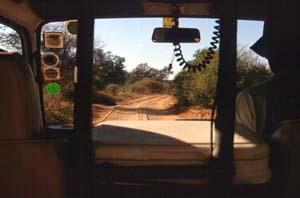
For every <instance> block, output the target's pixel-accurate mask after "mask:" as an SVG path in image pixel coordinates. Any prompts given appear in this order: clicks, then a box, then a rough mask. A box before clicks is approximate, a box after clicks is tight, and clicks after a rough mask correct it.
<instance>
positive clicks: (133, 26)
mask: <svg viewBox="0 0 300 198" xmlns="http://www.w3.org/2000/svg"><path fill="white" fill-rule="evenodd" d="M67 23H68V22H57V23H48V24H46V25H45V26H44V27H43V29H42V37H41V40H42V42H41V45H42V52H41V56H42V69H44V70H43V72H44V77H45V75H46V77H47V74H46V73H45V69H49V68H51V67H52V69H50V70H48V74H51V75H52V74H57V73H58V72H59V74H60V75H59V76H57V75H54V77H57V78H52V79H51V78H50V79H48V80H47V78H46V79H45V78H44V101H45V104H44V108H45V112H46V123H47V124H48V126H68V127H72V125H73V114H74V113H73V111H74V108H73V104H74V98H73V96H74V82H76V42H77V41H76V33H75V34H72V33H70V32H68V31H66V24H67ZM216 26H218V24H217V23H216V19H199V18H180V19H179V27H180V28H197V29H198V30H199V31H200V37H201V40H200V42H199V43H182V44H181V46H180V47H181V48H180V49H181V51H182V53H181V56H182V57H183V58H184V60H185V63H187V64H189V65H199V64H201V63H203V61H204V60H205V59H206V58H207V56H208V55H207V54H208V52H209V51H214V54H213V55H211V58H210V59H209V63H208V64H207V65H206V66H207V68H206V69H204V70H202V71H201V72H195V73H192V72H187V70H186V69H185V70H184V69H183V68H184V65H185V64H183V65H181V62H182V61H177V59H178V58H180V57H178V56H174V55H176V53H174V47H175V46H174V45H173V43H154V42H153V41H152V33H153V30H154V28H156V27H163V19H162V18H116V19H96V20H95V27H94V50H93V59H94V63H93V98H92V103H93V105H92V108H93V109H92V112H93V125H94V126H96V125H99V124H101V123H103V122H106V121H113V120H123V121H124V120H125V121H138V120H207V119H210V118H211V108H212V106H213V103H214V97H215V87H216V82H217V67H218V52H219V50H218V43H215V47H214V48H211V47H212V45H211V42H212V41H216V40H218V39H217V38H214V40H213V37H215V36H216V32H217V29H216ZM262 31H263V22H261V21H242V20H239V21H238V37H237V41H238V47H237V52H238V53H237V55H238V57H237V68H238V82H237V87H238V91H241V90H243V89H245V88H246V87H249V86H252V85H254V84H256V83H258V82H260V81H262V80H265V79H267V78H268V77H269V76H270V71H269V69H268V63H267V60H266V59H263V58H262V57H259V56H257V55H256V54H255V53H254V52H253V51H251V50H250V49H249V47H250V46H251V45H252V44H253V43H254V42H255V41H256V40H258V39H259V38H260V36H261V35H262ZM44 33H46V34H44ZM59 33H62V34H59ZM61 36H62V37H61ZM49 38H52V40H51V39H49ZM53 38H55V39H56V40H55V39H54V40H53ZM47 39H49V41H48V42H46V40H47ZM54 41H55V42H54ZM61 42H63V45H61V46H59V45H58V46H56V47H53V46H51V44H53V43H54V44H55V43H56V44H59V43H61ZM46 44H47V45H48V47H47V46H45V45H46ZM177 47H178V46H177ZM210 48H211V49H210ZM53 53H54V54H53ZM55 54H56V55H57V56H56V55H55ZM56 60H58V61H56ZM43 61H44V62H47V61H48V62H49V64H50V67H49V65H48V66H47V64H46V65H45V64H44V62H43ZM54 63H57V64H54ZM53 68H54V70H53ZM51 75H50V77H51ZM52 77H53V76H52ZM58 77H59V78H58Z"/></svg>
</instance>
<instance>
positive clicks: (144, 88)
mask: <svg viewBox="0 0 300 198" xmlns="http://www.w3.org/2000/svg"><path fill="white" fill-rule="evenodd" d="M125 89H126V90H127V91H129V92H134V93H139V94H152V93H161V92H163V91H164V89H165V84H164V83H163V82H161V81H157V80H153V79H148V78H146V79H143V80H141V81H137V82H135V83H133V84H129V85H126V88H125Z"/></svg>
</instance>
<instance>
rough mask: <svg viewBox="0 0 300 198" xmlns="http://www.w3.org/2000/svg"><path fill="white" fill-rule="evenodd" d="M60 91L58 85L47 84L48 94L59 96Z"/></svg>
mask: <svg viewBox="0 0 300 198" xmlns="http://www.w3.org/2000/svg"><path fill="white" fill-rule="evenodd" d="M60 91H61V87H60V85H59V84H58V83H49V84H48V85H47V92H48V94H59V93H60Z"/></svg>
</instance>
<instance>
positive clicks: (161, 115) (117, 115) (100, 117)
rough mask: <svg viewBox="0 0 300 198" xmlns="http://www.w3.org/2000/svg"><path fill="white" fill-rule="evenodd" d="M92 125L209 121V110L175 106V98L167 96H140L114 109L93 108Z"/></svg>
mask: <svg viewBox="0 0 300 198" xmlns="http://www.w3.org/2000/svg"><path fill="white" fill-rule="evenodd" d="M93 112H94V121H93V122H94V124H95V125H98V124H100V123H102V122H104V121H106V120H179V119H180V120H182V119H185V120H186V119H210V112H211V111H210V110H205V109H204V110H199V109H195V108H192V107H178V106H176V98H175V97H174V96H173V95H168V94H155V95H149V96H141V97H139V98H137V99H133V100H131V101H128V100H127V101H126V102H123V103H121V104H119V105H117V106H114V107H103V106H101V107H97V106H94V109H93Z"/></svg>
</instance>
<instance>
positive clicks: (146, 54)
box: [95, 18, 266, 73]
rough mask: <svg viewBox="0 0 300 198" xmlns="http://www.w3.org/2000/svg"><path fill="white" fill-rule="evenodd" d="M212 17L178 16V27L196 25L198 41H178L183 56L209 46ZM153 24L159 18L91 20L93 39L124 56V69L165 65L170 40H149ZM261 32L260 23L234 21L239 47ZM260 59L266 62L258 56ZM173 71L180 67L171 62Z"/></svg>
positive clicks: (169, 54)
mask: <svg viewBox="0 0 300 198" xmlns="http://www.w3.org/2000/svg"><path fill="white" fill-rule="evenodd" d="M215 25H216V23H215V20H214V19H195V18H194V19H193V18H182V19H180V20H179V26H180V27H189V28H198V29H199V30H200V35H201V41H200V43H192V44H190V43H189V44H182V51H183V55H184V58H185V59H186V60H190V59H192V58H193V54H194V52H195V51H196V50H197V49H202V48H207V47H209V46H210V42H211V41H212V40H211V37H212V36H213V31H214V26H215ZM155 27H162V18H130V19H128V18H127V19H97V20H96V21H95V39H96V40H98V41H100V45H102V46H104V47H103V48H104V50H105V51H111V52H112V54H114V55H118V56H121V57H125V59H126V61H125V66H126V70H128V71H130V70H132V69H133V68H135V67H136V66H137V65H138V64H140V63H148V64H149V65H150V66H151V67H154V68H157V69H162V68H163V67H164V66H167V65H169V63H170V62H171V59H172V55H173V49H174V47H173V45H172V44H171V43H153V42H152V40H151V37H152V32H153V29H154V28H155ZM262 33H263V22H260V21H245V20H243V21H241V20H240V21H238V36H237V41H238V45H240V46H247V47H249V46H251V45H252V44H253V43H255V41H256V40H258V38H260V37H261V36H262ZM262 61H266V60H264V59H262ZM173 65H174V66H173V69H174V72H175V73H177V72H178V71H180V70H181V67H180V66H179V65H178V64H176V63H175V61H174V64H173Z"/></svg>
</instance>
